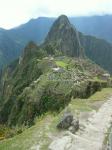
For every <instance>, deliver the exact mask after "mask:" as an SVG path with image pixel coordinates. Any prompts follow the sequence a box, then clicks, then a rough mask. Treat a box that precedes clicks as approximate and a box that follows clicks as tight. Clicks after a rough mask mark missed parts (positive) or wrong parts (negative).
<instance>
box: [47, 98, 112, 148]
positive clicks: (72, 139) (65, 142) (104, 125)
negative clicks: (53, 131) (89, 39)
mask: <svg viewBox="0 0 112 150" xmlns="http://www.w3.org/2000/svg"><path fill="white" fill-rule="evenodd" d="M111 121H112V97H110V98H109V99H108V100H107V101H106V102H105V103H104V104H103V105H102V106H101V107H100V109H99V111H98V112H96V113H94V114H93V116H92V117H90V118H89V119H88V121H87V123H86V127H85V129H84V131H79V132H78V133H77V134H76V135H73V134H71V133H70V132H69V133H68V135H66V136H63V137H62V138H61V139H56V140H54V141H53V142H52V143H51V145H50V146H49V149H50V150H57V149H58V150H102V146H103V142H104V139H105V136H106V135H105V133H107V130H108V128H109V127H110V125H111Z"/></svg>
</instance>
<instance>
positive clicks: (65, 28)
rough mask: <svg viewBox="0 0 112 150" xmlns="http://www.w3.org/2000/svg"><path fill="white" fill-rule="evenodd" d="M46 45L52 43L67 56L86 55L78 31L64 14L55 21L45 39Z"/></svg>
mask: <svg viewBox="0 0 112 150" xmlns="http://www.w3.org/2000/svg"><path fill="white" fill-rule="evenodd" d="M44 45H45V46H46V45H47V46H48V45H51V46H53V47H55V49H56V50H57V51H59V50H60V53H62V54H64V55H67V56H72V57H74V56H75V57H84V52H83V48H82V47H81V44H80V39H79V35H78V32H77V30H76V29H75V28H74V27H73V26H72V25H71V24H70V22H69V20H68V18H67V17H66V16H64V15H62V16H60V17H59V18H58V19H57V20H56V21H55V23H54V24H53V26H52V28H51V30H50V31H49V33H48V35H47V37H46V39H45V42H44Z"/></svg>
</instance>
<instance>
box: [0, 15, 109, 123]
mask: <svg viewBox="0 0 112 150" xmlns="http://www.w3.org/2000/svg"><path fill="white" fill-rule="evenodd" d="M65 35H66V36H65ZM68 39H71V40H70V41H69V40H68ZM58 40H61V41H62V42H59V41H58ZM54 42H55V43H56V45H55V44H54ZM69 42H70V43H69ZM50 44H51V45H50ZM71 45H72V46H71ZM81 48H82V47H81V45H80V40H79V35H78V32H77V31H76V30H75V29H74V28H73V27H72V26H71V24H70V22H69V20H68V18H67V17H66V16H60V17H59V18H58V19H57V21H56V22H55V23H54V24H53V27H52V28H51V31H50V32H49V34H48V36H47V38H46V41H45V43H44V44H43V45H41V46H40V47H39V46H37V45H36V44H35V43H34V42H30V43H29V44H28V45H27V46H26V47H25V49H24V52H23V55H22V56H21V57H20V58H19V59H18V60H17V61H15V62H13V63H12V64H11V65H9V66H8V67H6V68H5V70H4V71H3V72H2V75H1V80H0V81H1V82H0V88H1V90H0V123H6V124H8V125H10V126H12V125H23V124H24V125H32V124H33V121H34V118H35V117H36V116H40V115H42V114H44V113H46V112H47V111H59V110H60V109H61V108H64V107H65V106H66V105H67V104H68V103H69V102H70V100H71V97H74V98H76V97H82V98H85V97H88V96H90V95H91V94H93V93H95V92H96V91H98V90H101V88H102V87H107V81H101V80H94V78H95V77H97V78H98V77H100V76H102V74H104V73H105V71H104V70H103V69H101V68H100V67H99V66H97V65H95V64H94V63H92V62H91V61H90V60H88V59H85V57H84V56H85V54H84V51H81ZM68 49H69V53H67V50H68ZM71 56H72V57H71ZM82 56H83V57H82Z"/></svg>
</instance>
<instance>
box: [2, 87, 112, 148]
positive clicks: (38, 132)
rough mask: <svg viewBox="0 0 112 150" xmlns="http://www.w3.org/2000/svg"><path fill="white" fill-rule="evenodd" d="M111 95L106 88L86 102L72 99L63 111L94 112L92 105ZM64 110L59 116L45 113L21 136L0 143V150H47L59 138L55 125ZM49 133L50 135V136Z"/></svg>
mask: <svg viewBox="0 0 112 150" xmlns="http://www.w3.org/2000/svg"><path fill="white" fill-rule="evenodd" d="M111 93H112V89H111V88H106V89H103V90H102V91H100V92H96V93H95V94H94V95H92V96H91V97H89V99H86V100H85V99H75V100H74V99H72V100H71V102H70V104H69V105H68V106H67V108H66V109H65V110H70V111H72V112H74V113H76V112H87V111H91V110H94V108H93V104H94V103H96V102H104V100H106V98H107V97H108V96H110V95H111ZM99 107H100V106H99ZM65 110H63V111H62V112H61V113H60V114H51V113H47V114H46V115H44V116H43V117H41V118H38V119H37V120H36V124H35V125H34V126H32V127H31V128H29V129H26V130H25V131H24V132H23V133H22V134H20V135H17V136H15V137H13V138H10V139H7V140H4V141H1V142H0V150H15V149H16V150H28V149H31V147H32V149H33V148H34V149H36V148H35V147H33V146H35V145H38V144H39V145H41V150H47V145H48V144H49V143H50V141H51V140H52V138H53V136H56V135H58V136H59V134H60V133H61V132H59V131H58V130H57V129H56V124H57V123H58V121H59V119H60V117H61V116H62V114H63V112H64V111H65ZM50 133H52V135H51V134H50ZM50 137H51V138H50Z"/></svg>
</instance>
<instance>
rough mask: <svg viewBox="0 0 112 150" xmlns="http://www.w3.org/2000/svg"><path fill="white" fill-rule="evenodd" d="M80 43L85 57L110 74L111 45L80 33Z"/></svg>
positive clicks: (111, 61)
mask: <svg viewBox="0 0 112 150" xmlns="http://www.w3.org/2000/svg"><path fill="white" fill-rule="evenodd" d="M80 41H81V44H82V46H83V47H84V49H85V53H86V56H87V57H88V58H90V59H91V60H93V61H94V62H95V63H97V64H98V65H100V66H101V67H102V68H104V69H105V70H108V71H109V72H110V73H112V67H111V66H112V44H110V43H108V42H107V41H105V40H101V39H98V38H96V37H93V36H89V35H88V36H85V35H83V34H82V33H80Z"/></svg>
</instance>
